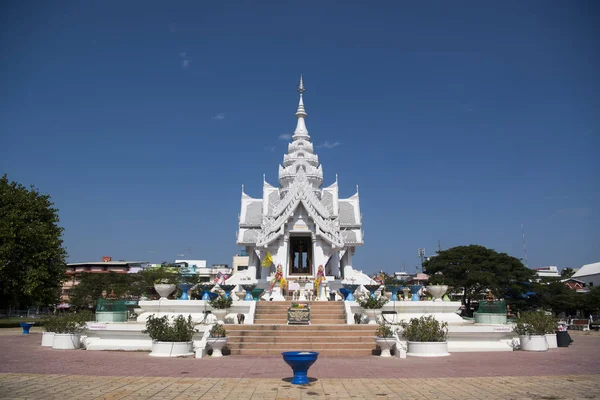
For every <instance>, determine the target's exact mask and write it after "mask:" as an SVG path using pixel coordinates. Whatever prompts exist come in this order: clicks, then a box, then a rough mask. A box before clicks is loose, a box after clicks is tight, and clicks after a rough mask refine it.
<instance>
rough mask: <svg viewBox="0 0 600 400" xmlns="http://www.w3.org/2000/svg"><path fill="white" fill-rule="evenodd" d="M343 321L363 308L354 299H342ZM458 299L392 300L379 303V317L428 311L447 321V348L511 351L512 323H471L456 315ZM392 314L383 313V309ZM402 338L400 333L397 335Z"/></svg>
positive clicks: (396, 317) (513, 340) (406, 316)
mask: <svg viewBox="0 0 600 400" xmlns="http://www.w3.org/2000/svg"><path fill="white" fill-rule="evenodd" d="M344 305H345V311H346V323H347V324H350V325H354V314H355V313H363V314H364V310H363V309H362V308H361V307H360V306H359V305H358V303H357V302H355V301H346V302H344ZM460 306H461V303H460V302H459V301H435V302H434V301H396V302H389V303H387V304H386V305H385V306H383V308H382V311H383V312H384V314H383V316H382V317H383V318H385V320H386V321H387V322H390V323H398V322H400V321H402V320H404V321H406V322H408V321H409V320H410V319H411V318H419V317H421V316H423V315H426V316H428V315H432V316H433V317H435V319H437V320H438V321H441V322H447V323H448V339H447V342H448V351H449V352H450V353H453V352H468V351H513V350H514V348H515V344H516V343H517V342H518V338H517V335H515V333H514V332H513V327H512V324H475V323H474V322H473V321H467V320H465V319H463V318H462V317H461V316H460V315H458V313H457V312H458V311H459V309H460ZM386 311H388V312H394V311H395V312H396V314H393V313H392V314H385V312H386ZM400 341H402V337H400Z"/></svg>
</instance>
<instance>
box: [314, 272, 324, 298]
mask: <svg viewBox="0 0 600 400" xmlns="http://www.w3.org/2000/svg"><path fill="white" fill-rule="evenodd" d="M323 281H325V269H324V268H323V266H322V265H319V268H318V269H317V276H316V277H315V282H314V286H315V290H316V293H317V296H318V295H319V289H320V288H321V283H322V282H323Z"/></svg>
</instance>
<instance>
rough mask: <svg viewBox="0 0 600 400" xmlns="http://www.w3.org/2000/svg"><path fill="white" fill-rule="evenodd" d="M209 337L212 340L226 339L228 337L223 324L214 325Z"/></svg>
mask: <svg viewBox="0 0 600 400" xmlns="http://www.w3.org/2000/svg"><path fill="white" fill-rule="evenodd" d="M209 337H211V338H224V337H227V331H226V330H225V327H224V326H223V325H222V324H214V325H213V327H212V328H211V329H210V332H209Z"/></svg>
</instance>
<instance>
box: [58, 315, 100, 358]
mask: <svg viewBox="0 0 600 400" xmlns="http://www.w3.org/2000/svg"><path fill="white" fill-rule="evenodd" d="M91 320H92V314H91V313H90V312H88V311H84V312H80V313H68V314H64V315H61V316H59V317H56V318H54V320H53V322H52V323H51V325H50V326H51V328H52V330H53V331H54V338H53V340H52V348H53V349H58V350H74V349H78V348H79V347H80V345H81V332H82V331H83V330H84V329H85V323H86V322H87V321H91Z"/></svg>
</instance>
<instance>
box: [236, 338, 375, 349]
mask: <svg viewBox="0 0 600 400" xmlns="http://www.w3.org/2000/svg"><path fill="white" fill-rule="evenodd" d="M374 337H375V336H374V335H373V336H343V337H338V336H316V337H306V336H231V335H230V336H229V342H228V343H252V344H256V343H265V344H276V343H329V345H330V346H331V345H333V344H335V347H337V344H338V343H344V342H346V343H353V344H356V343H369V344H373V342H374Z"/></svg>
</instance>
